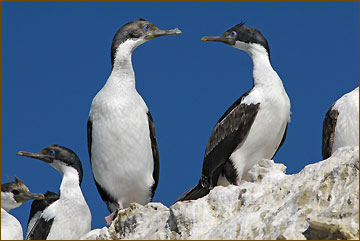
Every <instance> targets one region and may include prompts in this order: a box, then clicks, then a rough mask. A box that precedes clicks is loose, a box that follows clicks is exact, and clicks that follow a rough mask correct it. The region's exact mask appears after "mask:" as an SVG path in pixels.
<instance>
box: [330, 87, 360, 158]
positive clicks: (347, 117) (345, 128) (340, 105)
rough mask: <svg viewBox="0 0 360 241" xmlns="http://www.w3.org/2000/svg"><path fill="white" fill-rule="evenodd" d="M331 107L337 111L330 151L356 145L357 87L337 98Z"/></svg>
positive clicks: (357, 142) (357, 125)
mask: <svg viewBox="0 0 360 241" xmlns="http://www.w3.org/2000/svg"><path fill="white" fill-rule="evenodd" d="M332 109H333V110H337V111H338V112H339V116H338V119H337V122H336V127H335V137H334V144H333V148H332V153H334V152H335V151H336V150H337V149H338V148H340V147H343V146H358V145H359V87H357V88H356V89H354V90H353V91H351V92H350V93H348V94H346V95H344V96H343V97H341V98H340V99H339V100H337V101H336V103H335V105H334V106H333V108H332Z"/></svg>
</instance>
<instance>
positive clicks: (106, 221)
mask: <svg viewBox="0 0 360 241" xmlns="http://www.w3.org/2000/svg"><path fill="white" fill-rule="evenodd" d="M117 213H118V210H116V211H114V212H112V213H111V214H110V215H108V216H106V217H105V218H104V219H105V223H106V225H107V226H108V227H110V224H111V222H112V221H113V220H114V219H115V217H116V216H117Z"/></svg>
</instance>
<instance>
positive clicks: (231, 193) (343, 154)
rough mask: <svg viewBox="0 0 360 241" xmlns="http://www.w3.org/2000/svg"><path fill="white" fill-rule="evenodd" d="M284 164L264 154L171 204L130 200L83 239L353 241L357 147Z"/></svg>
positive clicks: (356, 227)
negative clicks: (230, 179)
mask: <svg viewBox="0 0 360 241" xmlns="http://www.w3.org/2000/svg"><path fill="white" fill-rule="evenodd" d="M285 170H286V167H285V166H284V165H282V164H276V163H274V162H273V161H272V160H264V161H262V162H261V163H259V164H258V165H256V166H254V167H253V168H252V169H251V170H250V171H249V172H248V177H247V178H248V180H249V182H243V183H242V184H241V185H240V186H228V187H216V188H214V189H213V190H212V191H211V192H210V193H209V195H207V196H205V197H203V198H200V199H198V200H195V201H185V202H178V203H176V204H174V205H172V206H171V207H170V208H167V207H165V206H164V205H162V204H161V203H149V204H147V205H145V206H142V205H139V204H133V205H132V206H131V207H129V208H127V209H124V210H121V211H119V213H118V216H117V218H116V219H115V220H114V221H113V223H112V224H111V226H110V227H109V228H107V227H104V228H102V229H97V230H93V231H91V233H89V234H87V235H86V236H85V237H84V239H359V147H343V148H340V149H339V150H338V151H336V152H335V153H334V154H333V155H332V156H331V157H330V158H329V159H327V160H324V161H320V162H318V163H314V164H311V165H308V166H306V167H305V168H304V169H303V170H302V171H301V172H299V173H297V174H293V175H286V174H285Z"/></svg>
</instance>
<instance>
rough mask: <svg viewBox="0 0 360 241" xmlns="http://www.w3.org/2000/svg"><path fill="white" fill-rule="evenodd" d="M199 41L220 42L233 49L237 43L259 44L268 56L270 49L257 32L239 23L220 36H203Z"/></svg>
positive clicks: (264, 39)
mask: <svg viewBox="0 0 360 241" xmlns="http://www.w3.org/2000/svg"><path fill="white" fill-rule="evenodd" d="M201 40H202V41H216V42H222V43H225V44H228V45H231V46H234V47H235V45H236V43H237V42H238V43H244V44H252V43H254V44H259V45H261V46H263V47H264V48H265V49H266V51H267V52H268V54H269V56H270V49H269V45H268V42H267V40H266V38H265V37H264V36H263V35H262V34H261V33H260V31H259V30H257V29H255V28H251V27H247V26H244V23H240V24H238V25H236V26H234V27H232V28H230V29H228V30H227V31H226V32H225V33H223V34H222V35H221V36H216V37H208V36H204V37H202V38H201Z"/></svg>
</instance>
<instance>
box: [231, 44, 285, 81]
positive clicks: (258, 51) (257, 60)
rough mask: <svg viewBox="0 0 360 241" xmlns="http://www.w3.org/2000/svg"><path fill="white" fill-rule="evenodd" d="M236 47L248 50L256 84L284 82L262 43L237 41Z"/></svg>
mask: <svg viewBox="0 0 360 241" xmlns="http://www.w3.org/2000/svg"><path fill="white" fill-rule="evenodd" d="M234 48H237V49H240V50H244V51H245V52H247V53H248V54H249V55H250V57H251V60H252V62H253V77H254V85H255V86H269V85H274V84H275V85H281V86H282V82H281V80H280V78H279V76H278V75H277V73H276V72H275V71H274V69H273V68H272V66H271V63H270V58H269V54H268V52H267V51H266V49H265V48H264V47H263V46H261V45H260V44H256V43H243V42H240V41H236V43H235V45H234Z"/></svg>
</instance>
